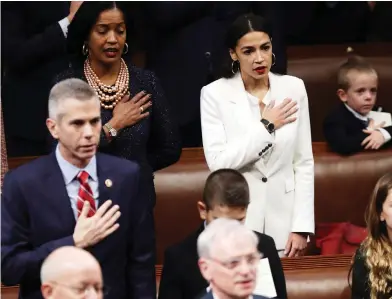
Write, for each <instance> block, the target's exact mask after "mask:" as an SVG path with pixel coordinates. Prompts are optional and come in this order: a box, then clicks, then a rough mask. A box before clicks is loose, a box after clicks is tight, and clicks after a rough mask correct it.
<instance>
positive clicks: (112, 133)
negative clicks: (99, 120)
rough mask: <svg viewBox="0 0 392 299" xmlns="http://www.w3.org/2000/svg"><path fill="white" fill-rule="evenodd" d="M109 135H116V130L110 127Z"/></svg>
mask: <svg viewBox="0 0 392 299" xmlns="http://www.w3.org/2000/svg"><path fill="white" fill-rule="evenodd" d="M110 135H112V136H113V137H116V136H117V131H116V130H113V129H111V130H110Z"/></svg>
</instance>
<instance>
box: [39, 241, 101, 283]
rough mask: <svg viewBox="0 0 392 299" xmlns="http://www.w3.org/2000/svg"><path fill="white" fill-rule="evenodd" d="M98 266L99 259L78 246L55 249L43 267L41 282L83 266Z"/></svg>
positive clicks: (98, 267) (54, 278)
mask: <svg viewBox="0 0 392 299" xmlns="http://www.w3.org/2000/svg"><path fill="white" fill-rule="evenodd" d="M86 267H88V268H90V267H92V268H97V269H99V271H100V266H99V263H98V261H97V260H96V259H95V257H94V256H92V255H91V254H90V253H89V252H87V251H85V250H83V249H80V248H77V247H71V246H66V247H61V248H59V249H57V250H55V251H53V252H52V253H51V254H50V255H49V256H48V257H47V258H46V259H45V261H44V263H43V264H42V267H41V282H42V283H44V282H48V281H51V280H56V279H57V278H58V277H59V276H61V275H62V274H64V273H67V272H70V271H75V270H76V271H77V270H78V269H82V268H86Z"/></svg>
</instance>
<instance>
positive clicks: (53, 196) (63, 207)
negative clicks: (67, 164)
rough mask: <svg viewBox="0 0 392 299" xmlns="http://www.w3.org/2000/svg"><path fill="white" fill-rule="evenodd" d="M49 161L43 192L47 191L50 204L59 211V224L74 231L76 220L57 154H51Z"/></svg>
mask: <svg viewBox="0 0 392 299" xmlns="http://www.w3.org/2000/svg"><path fill="white" fill-rule="evenodd" d="M48 159H49V161H50V163H49V167H48V168H47V173H46V181H45V183H44V186H43V190H45V192H44V194H45V196H47V197H48V199H49V201H48V202H49V203H50V204H54V206H55V210H58V213H57V216H58V220H59V223H61V224H62V225H63V226H68V229H70V230H71V231H73V230H74V228H75V224H76V220H75V216H74V213H73V211H72V207H71V200H70V198H69V196H68V192H67V189H66V187H65V181H64V178H63V175H62V172H61V169H60V166H59V164H58V162H57V159H56V155H55V152H53V153H52V154H50V155H49V156H48Z"/></svg>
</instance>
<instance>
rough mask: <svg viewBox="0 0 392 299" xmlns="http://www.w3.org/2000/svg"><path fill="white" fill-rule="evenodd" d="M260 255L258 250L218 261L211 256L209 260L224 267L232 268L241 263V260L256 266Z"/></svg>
mask: <svg viewBox="0 0 392 299" xmlns="http://www.w3.org/2000/svg"><path fill="white" fill-rule="evenodd" d="M262 257H263V255H262V254H261V253H260V252H257V253H254V254H250V255H247V256H243V257H236V258H233V259H230V260H227V261H220V260H217V259H212V258H210V260H212V261H214V262H216V263H218V264H219V265H221V266H223V267H225V268H226V269H229V270H234V269H236V268H238V267H239V266H240V265H241V262H242V261H243V260H245V262H246V264H247V265H248V266H251V267H256V266H257V264H258V263H259V261H260V259H261V258H262Z"/></svg>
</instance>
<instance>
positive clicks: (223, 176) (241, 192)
mask: <svg viewBox="0 0 392 299" xmlns="http://www.w3.org/2000/svg"><path fill="white" fill-rule="evenodd" d="M203 202H204V203H205V205H206V207H207V209H208V210H211V209H212V208H213V207H214V206H216V205H221V206H228V207H244V208H246V207H247V206H248V205H249V186H248V183H247V181H246V180H245V178H244V176H243V175H242V174H241V173H239V172H238V171H236V170H234V169H225V168H224V169H219V170H216V171H214V172H212V173H211V174H210V175H209V176H208V178H207V180H206V184H205V187H204V192H203Z"/></svg>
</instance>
